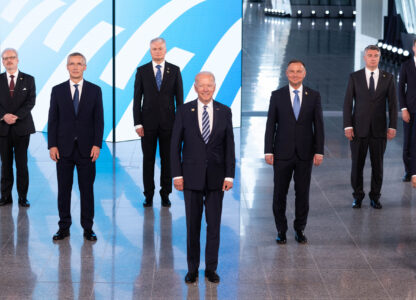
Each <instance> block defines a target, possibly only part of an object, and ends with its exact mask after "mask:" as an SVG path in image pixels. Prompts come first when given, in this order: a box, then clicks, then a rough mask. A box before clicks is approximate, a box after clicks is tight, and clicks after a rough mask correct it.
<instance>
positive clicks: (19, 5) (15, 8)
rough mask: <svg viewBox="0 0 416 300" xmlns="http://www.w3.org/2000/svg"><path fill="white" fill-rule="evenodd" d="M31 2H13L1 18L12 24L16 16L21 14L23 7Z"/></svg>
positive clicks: (5, 9)
mask: <svg viewBox="0 0 416 300" xmlns="http://www.w3.org/2000/svg"><path fill="white" fill-rule="evenodd" d="M28 2H29V0H11V1H9V5H7V6H6V7H5V8H4V9H3V11H2V13H1V17H2V18H3V19H4V20H6V21H7V22H9V23H11V22H13V21H14V19H15V18H16V16H17V15H18V14H19V13H20V11H21V10H22V9H23V7H24V6H25V5H26V4H27V3H28Z"/></svg>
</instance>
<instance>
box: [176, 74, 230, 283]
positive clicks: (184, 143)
mask: <svg viewBox="0 0 416 300" xmlns="http://www.w3.org/2000/svg"><path fill="white" fill-rule="evenodd" d="M194 88H195V91H196V92H197V94H198V99H196V100H194V101H191V102H189V103H187V104H184V105H182V106H180V107H179V109H178V112H177V114H176V119H175V124H174V127H173V132H172V143H171V166H172V177H173V183H174V186H175V188H176V189H177V190H179V191H184V198H185V211H186V237H187V247H186V249H187V261H188V273H187V274H186V276H185V282H186V283H192V282H195V281H196V279H197V277H198V268H199V260H200V231H201V218H202V212H203V207H204V204H205V219H206V221H207V243H206V248H205V266H206V269H205V277H207V279H208V280H209V281H210V282H214V283H217V282H219V281H220V277H219V276H218V274H217V273H216V269H217V265H218V250H219V244H220V224H221V210H222V200H223V197H224V191H228V190H229V189H231V188H232V186H233V178H234V172H235V151H234V135H233V125H232V117H231V109H230V108H229V107H227V106H225V105H222V104H220V103H219V102H217V101H214V100H213V99H212V96H213V94H214V91H215V78H214V75H213V74H212V73H210V72H201V73H199V74H198V75H197V76H196V77H195V84H194Z"/></svg>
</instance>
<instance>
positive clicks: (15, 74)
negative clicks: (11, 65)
mask: <svg viewBox="0 0 416 300" xmlns="http://www.w3.org/2000/svg"><path fill="white" fill-rule="evenodd" d="M6 73H7V78H9V77H10V75H13V76H14V78H17V77H18V76H19V70H16V72H14V73H9V72H7V71H6Z"/></svg>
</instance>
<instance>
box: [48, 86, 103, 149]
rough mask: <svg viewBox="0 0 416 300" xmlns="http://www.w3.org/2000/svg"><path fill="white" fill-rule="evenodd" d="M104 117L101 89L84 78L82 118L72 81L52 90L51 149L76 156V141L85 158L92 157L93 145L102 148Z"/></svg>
mask: <svg viewBox="0 0 416 300" xmlns="http://www.w3.org/2000/svg"><path fill="white" fill-rule="evenodd" d="M103 131H104V114H103V101H102V94H101V88H100V87H99V86H97V85H95V84H93V83H91V82H88V81H86V80H85V79H84V83H83V86H82V92H81V99H80V102H79V106H78V115H75V109H74V104H73V100H72V96H71V90H70V83H69V80H68V81H65V82H63V83H61V84H58V85H56V86H54V87H53V88H52V94H51V104H50V107H49V119H48V149H50V148H51V147H58V150H59V153H60V155H63V156H69V155H71V153H72V150H73V147H74V141H75V139H76V140H77V141H78V147H79V150H80V152H81V155H82V156H84V157H89V156H90V153H91V149H92V146H97V147H100V148H101V145H102V140H103Z"/></svg>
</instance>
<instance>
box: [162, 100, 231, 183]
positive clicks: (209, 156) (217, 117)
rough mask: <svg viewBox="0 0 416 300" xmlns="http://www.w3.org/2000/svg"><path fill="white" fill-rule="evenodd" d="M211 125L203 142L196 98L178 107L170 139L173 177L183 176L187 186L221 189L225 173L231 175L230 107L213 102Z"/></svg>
mask: <svg viewBox="0 0 416 300" xmlns="http://www.w3.org/2000/svg"><path fill="white" fill-rule="evenodd" d="M213 114H214V116H213V119H214V120H213V121H214V123H213V126H212V132H211V135H210V138H209V142H208V144H205V142H204V140H203V138H202V135H201V130H200V129H199V124H198V103H197V100H194V101H191V102H188V103H186V104H184V105H182V106H180V107H179V108H178V111H177V113H176V119H175V124H174V126H173V131H172V139H171V151H170V155H171V172H172V177H173V178H174V177H178V176H183V179H184V187H185V189H188V190H203V189H204V187H205V184H207V188H208V189H210V190H220V189H222V185H223V183H224V179H225V177H231V178H234V172H235V151H234V134H233V125H232V116H231V109H230V108H229V107H227V106H225V105H223V104H221V103H219V102H217V101H214V103H213Z"/></svg>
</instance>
